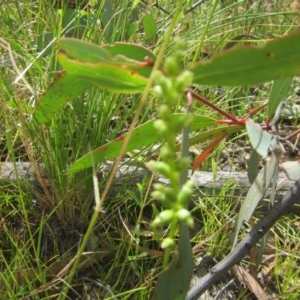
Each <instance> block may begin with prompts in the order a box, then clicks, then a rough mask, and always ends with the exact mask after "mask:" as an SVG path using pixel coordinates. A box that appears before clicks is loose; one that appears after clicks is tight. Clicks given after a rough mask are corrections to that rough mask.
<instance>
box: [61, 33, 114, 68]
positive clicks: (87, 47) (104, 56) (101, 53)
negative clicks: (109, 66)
mask: <svg viewBox="0 0 300 300" xmlns="http://www.w3.org/2000/svg"><path fill="white" fill-rule="evenodd" d="M57 44H58V46H59V48H60V51H63V52H65V53H66V54H67V55H68V56H69V57H70V58H72V59H74V60H80V61H82V62H91V63H100V62H113V59H112V56H111V54H110V53H109V52H108V51H107V50H106V49H104V48H102V47H100V46H98V45H96V44H93V43H87V42H85V41H82V40H79V39H60V40H59V41H58V42H57Z"/></svg>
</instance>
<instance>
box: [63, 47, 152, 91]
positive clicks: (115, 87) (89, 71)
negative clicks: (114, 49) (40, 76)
mask: <svg viewBox="0 0 300 300" xmlns="http://www.w3.org/2000/svg"><path fill="white" fill-rule="evenodd" d="M58 60H59V62H60V64H61V65H62V66H63V67H64V69H65V70H66V72H67V73H69V74H70V75H72V76H76V77H77V78H78V79H82V80H85V81H89V82H91V83H93V85H94V86H97V87H99V88H105V89H108V90H111V91H114V92H122V93H137V92H142V91H143V90H144V88H145V86H146V84H147V79H146V78H145V77H142V76H141V75H139V74H138V73H136V72H134V71H132V70H127V69H122V68H120V67H117V66H114V65H111V64H108V63H105V62H104V63H89V62H81V61H77V60H73V59H71V58H69V57H68V56H67V55H65V54H63V53H59V54H58Z"/></svg>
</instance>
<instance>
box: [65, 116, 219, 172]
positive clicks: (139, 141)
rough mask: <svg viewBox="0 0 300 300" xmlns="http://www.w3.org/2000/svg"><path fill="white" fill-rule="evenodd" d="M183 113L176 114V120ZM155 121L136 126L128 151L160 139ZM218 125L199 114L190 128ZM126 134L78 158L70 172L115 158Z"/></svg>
mask: <svg viewBox="0 0 300 300" xmlns="http://www.w3.org/2000/svg"><path fill="white" fill-rule="evenodd" d="M180 116H182V114H174V115H173V118H174V120H175V119H176V118H177V117H180ZM154 121H155V120H150V121H148V122H146V123H144V124H142V125H140V126H138V127H136V128H135V129H134V130H133V132H132V136H131V140H130V143H129V145H128V147H127V151H131V150H133V149H138V148H141V147H145V146H149V145H151V144H154V143H155V142H158V141H159V135H158V134H157V132H156V130H154V126H153V124H154ZM212 125H217V123H216V121H215V120H214V119H211V118H208V117H204V116H197V115H195V116H194V117H193V122H192V123H191V124H190V130H192V131H194V130H197V129H200V128H207V127H208V126H212ZM125 136H126V134H124V135H122V136H120V137H118V138H116V139H114V140H112V141H110V142H109V143H107V144H105V145H103V146H101V147H99V148H97V149H95V150H93V151H91V152H89V153H87V154H86V155H85V156H83V157H82V158H80V159H79V160H77V161H76V162H75V163H74V164H73V165H72V166H71V167H70V169H69V170H68V172H69V173H76V172H78V171H80V170H82V169H85V168H89V167H91V166H92V165H93V163H95V164H98V163H101V162H103V161H105V160H107V159H111V158H114V157H116V156H118V155H119V152H120V150H121V147H122V145H123V141H124V139H125Z"/></svg>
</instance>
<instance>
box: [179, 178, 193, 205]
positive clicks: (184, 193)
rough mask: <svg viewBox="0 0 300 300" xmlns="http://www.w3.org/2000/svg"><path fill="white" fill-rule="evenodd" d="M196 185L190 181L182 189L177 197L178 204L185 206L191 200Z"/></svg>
mask: <svg viewBox="0 0 300 300" xmlns="http://www.w3.org/2000/svg"><path fill="white" fill-rule="evenodd" d="M193 187H194V183H193V182H192V181H191V180H188V181H187V182H186V183H185V184H184V185H183V186H182V188H181V190H180V191H179V193H178V195H177V203H179V204H181V205H183V206H185V205H187V203H188V201H189V200H190V198H191V196H192V193H193Z"/></svg>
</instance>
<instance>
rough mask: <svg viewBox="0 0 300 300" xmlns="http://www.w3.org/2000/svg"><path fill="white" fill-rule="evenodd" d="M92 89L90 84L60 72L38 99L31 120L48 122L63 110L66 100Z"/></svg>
mask: <svg viewBox="0 0 300 300" xmlns="http://www.w3.org/2000/svg"><path fill="white" fill-rule="evenodd" d="M92 87H93V84H92V82H89V81H86V80H82V79H79V78H78V77H76V76H72V75H70V74H67V73H66V72H61V73H60V74H59V75H58V76H57V77H56V78H55V79H54V81H53V82H52V83H51V85H50V86H49V87H48V89H47V91H46V92H45V93H44V95H42V97H41V98H40V100H39V102H38V105H37V108H36V110H35V111H34V113H33V119H34V120H35V121H37V122H38V123H40V124H42V123H46V122H49V121H50V120H51V119H52V118H53V117H55V116H56V115H57V113H59V112H60V111H61V110H62V109H63V107H64V105H65V104H66V102H67V101H68V100H71V99H74V98H75V97H77V96H79V95H80V94H82V93H83V92H84V91H85V90H87V89H89V88H92Z"/></svg>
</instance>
